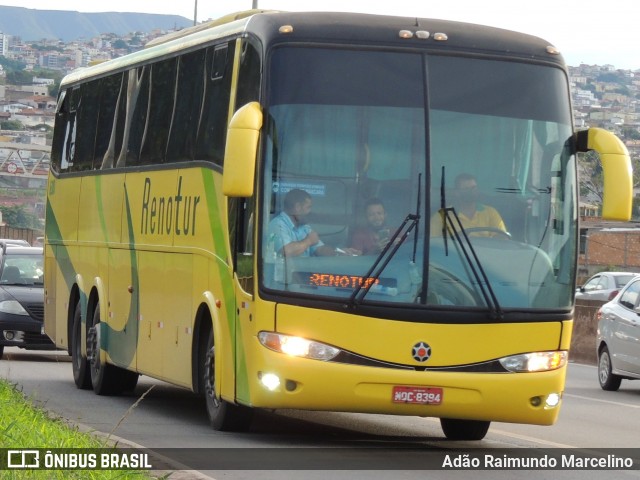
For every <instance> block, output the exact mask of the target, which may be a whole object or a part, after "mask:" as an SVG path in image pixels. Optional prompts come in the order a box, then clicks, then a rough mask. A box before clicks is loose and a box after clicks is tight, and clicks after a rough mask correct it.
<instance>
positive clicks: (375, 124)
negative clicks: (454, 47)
mask: <svg viewBox="0 0 640 480" xmlns="http://www.w3.org/2000/svg"><path fill="white" fill-rule="evenodd" d="M269 72H270V73H269V75H268V77H267V78H268V98H267V102H268V106H267V110H266V114H267V116H266V125H267V128H266V139H265V145H264V156H263V166H262V170H261V171H262V182H263V183H262V192H263V193H262V196H263V200H264V202H263V203H262V205H263V211H262V212H261V218H262V225H261V228H260V229H259V231H260V241H261V265H262V275H261V282H262V286H263V287H264V288H265V289H267V291H275V292H276V293H277V294H278V295H281V296H282V297H283V298H287V296H300V295H302V296H312V297H314V298H319V297H322V298H323V299H325V300H327V301H332V300H334V301H340V302H345V301H347V300H349V301H356V302H369V303H373V302H380V303H393V304H411V305H413V306H415V307H416V308H440V309H446V308H459V307H464V308H479V309H489V310H492V311H496V312H498V311H509V309H512V310H514V309H531V308H535V309H567V308H570V306H571V302H572V293H573V285H574V272H573V266H574V264H575V257H576V232H577V223H576V222H577V207H576V200H575V199H576V172H575V156H574V151H573V147H572V143H571V141H570V139H571V135H572V125H571V110H570V105H569V102H568V98H569V95H568V92H567V81H566V77H565V73H564V72H563V71H562V70H561V69H560V68H557V67H551V66H549V67H546V66H542V65H540V64H536V65H533V64H527V63H524V62H519V61H503V60H496V59H487V58H471V57H462V56H457V57H454V56H445V55H437V54H435V53H434V54H427V53H424V52H413V51H408V52H407V51H390V50H384V51H382V50H380V51H376V50H370V49H369V50H355V49H353V50H352V49H336V48H321V47H317V46H315V47H303V46H288V47H279V48H276V49H274V50H273V52H272V55H271V59H270V66H269ZM403 222H404V224H403ZM403 225H404V227H403V228H402V229H401V230H400V231H399V230H398V229H399V227H401V226H403ZM394 233H398V235H397V236H396V238H395V239H393V235H394ZM354 292H355V293H354Z"/></svg>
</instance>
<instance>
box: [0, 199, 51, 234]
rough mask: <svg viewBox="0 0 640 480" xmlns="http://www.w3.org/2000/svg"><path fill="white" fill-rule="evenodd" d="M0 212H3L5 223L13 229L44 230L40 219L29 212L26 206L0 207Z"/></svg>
mask: <svg viewBox="0 0 640 480" xmlns="http://www.w3.org/2000/svg"><path fill="white" fill-rule="evenodd" d="M0 212H2V219H3V220H4V222H5V223H6V224H7V225H9V226H10V227H13V228H33V229H36V230H37V229H39V228H42V225H41V223H40V221H39V220H38V217H37V216H36V215H35V214H33V213H31V212H29V211H27V208H26V206H25V205H9V206H7V205H0Z"/></svg>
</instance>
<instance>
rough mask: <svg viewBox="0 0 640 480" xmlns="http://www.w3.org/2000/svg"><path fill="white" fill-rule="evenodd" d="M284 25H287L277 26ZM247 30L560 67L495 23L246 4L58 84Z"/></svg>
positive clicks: (284, 38) (288, 38) (533, 42)
mask: <svg viewBox="0 0 640 480" xmlns="http://www.w3.org/2000/svg"><path fill="white" fill-rule="evenodd" d="M283 26H290V31H288V32H286V33H283V32H282V31H281V30H280V29H281V27H283ZM243 34H253V35H255V36H257V37H258V38H260V39H261V41H262V43H263V44H264V45H270V44H273V43H280V42H282V43H284V42H314V43H336V44H343V45H344V44H347V45H349V44H352V45H369V46H377V47H381V46H389V47H405V48H407V47H408V48H416V49H425V50H427V49H428V50H430V51H433V52H443V53H444V52H447V53H469V52H473V53H475V54H484V55H489V56H491V55H496V56H505V55H508V56H510V57H511V58H514V59H522V60H527V59H528V60H536V61H541V62H549V63H553V64H556V65H559V66H562V67H564V66H565V64H564V60H563V58H562V56H561V55H560V54H559V52H558V50H557V49H556V48H555V47H553V46H552V45H551V44H549V43H548V42H546V41H545V40H543V39H541V38H538V37H535V36H532V35H527V34H524V33H518V32H513V31H510V30H503V29H499V28H495V27H488V26H484V25H476V24H470V23H462V22H454V21H448V20H437V19H425V18H416V17H394V16H386V15H372V14H363V13H331V12H279V11H269V10H249V11H246V12H239V13H234V14H230V15H227V16H224V17H221V18H220V19H217V20H212V21H210V22H205V23H203V24H200V25H197V26H194V27H190V28H187V29H184V30H181V31H179V32H174V33H171V34H169V35H167V36H164V37H160V38H158V39H156V40H152V41H151V42H150V43H149V44H148V46H147V48H145V49H143V50H141V51H138V52H135V53H131V54H129V55H126V56H124V57H120V58H117V59H113V60H110V61H108V62H104V63H101V64H99V65H95V66H93V67H88V68H83V69H79V70H77V71H75V72H72V73H70V74H69V75H67V76H66V77H65V79H64V80H63V83H62V86H63V87H65V86H67V85H69V84H73V83H77V82H82V81H85V80H89V79H93V78H97V77H101V76H103V75H105V74H107V73H112V72H114V71H117V70H126V69H128V68H132V67H134V66H136V65H139V64H144V63H146V62H148V61H150V60H152V59H155V58H164V57H168V56H171V55H173V54H176V53H177V52H180V51H183V50H189V49H192V48H196V47H197V46H198V45H204V44H207V43H210V42H214V41H215V40H217V39H220V38H225V37H233V36H239V35H243Z"/></svg>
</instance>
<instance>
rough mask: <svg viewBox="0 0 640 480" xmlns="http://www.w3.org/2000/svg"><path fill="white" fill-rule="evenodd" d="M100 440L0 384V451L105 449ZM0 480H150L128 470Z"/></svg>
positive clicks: (12, 473)
mask: <svg viewBox="0 0 640 480" xmlns="http://www.w3.org/2000/svg"><path fill="white" fill-rule="evenodd" d="M106 442H107V440H100V439H98V438H97V437H94V436H92V435H89V434H87V433H82V432H80V431H79V430H78V429H77V428H76V427H70V426H69V425H67V424H66V423H65V422H64V421H62V420H60V419H52V418H51V417H50V416H49V415H48V414H47V412H45V411H44V410H42V409H39V408H36V407H34V406H33V405H32V404H31V403H30V402H29V401H28V400H27V399H26V398H25V397H24V395H23V394H22V393H21V392H19V391H18V390H17V389H16V388H15V387H14V386H12V385H10V384H9V383H7V382H6V381H4V380H0V448H34V449H37V448H46V449H53V448H74V449H75V448H109V447H110V445H109V444H107V443H106ZM0 476H2V478H3V479H15V480H22V479H26V478H29V479H32V478H35V479H46V480H50V479H60V480H62V479H67V478H77V479H100V480H102V479H106V480H109V479H119V480H128V479H136V480H137V479H140V480H143V479H150V478H154V477H152V476H151V475H150V474H149V473H148V472H141V471H137V472H136V471H131V470H5V471H2V472H0Z"/></svg>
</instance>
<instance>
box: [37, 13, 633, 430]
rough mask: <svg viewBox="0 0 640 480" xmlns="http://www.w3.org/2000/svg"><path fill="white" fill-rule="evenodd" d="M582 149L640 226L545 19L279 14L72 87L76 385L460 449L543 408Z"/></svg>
mask: <svg viewBox="0 0 640 480" xmlns="http://www.w3.org/2000/svg"><path fill="white" fill-rule="evenodd" d="M586 150H596V151H598V152H599V154H600V158H601V161H602V165H603V168H604V180H605V198H604V204H603V211H602V215H603V217H605V218H612V219H622V220H626V219H629V217H630V213H631V195H632V194H631V190H632V189H631V167H630V161H629V155H628V152H627V150H626V148H625V147H624V145H623V144H622V142H621V141H620V140H618V139H617V138H616V137H615V136H613V135H612V134H610V133H608V132H606V131H604V130H601V129H591V130H584V131H575V130H574V128H573V121H572V111H571V103H570V93H569V83H568V75H567V70H566V66H565V64H564V61H563V59H562V56H561V55H560V53H559V52H558V50H557V49H556V48H555V47H553V46H552V45H549V44H548V43H547V42H545V41H544V40H541V39H538V38H535V37H532V36H528V35H522V34H519V33H514V32H510V31H505V30H500V29H495V28H488V27H483V26H478V25H469V24H462V23H456V22H449V21H437V20H430V19H422V18H399V17H388V16H374V15H365V14H346V13H285V12H264V11H250V12H244V13H241V14H238V15H232V16H229V17H226V18H223V19H221V20H218V21H215V22H212V23H210V24H204V25H199V26H197V27H193V28H192V29H187V30H184V31H182V32H180V33H179V34H176V35H173V36H172V37H168V38H164V39H162V40H159V41H155V42H153V43H152V44H149V45H148V46H147V48H145V49H143V50H141V51H139V52H136V53H133V54H131V55H128V56H125V57H122V58H119V59H115V60H111V61H109V62H105V63H101V64H98V65H95V66H92V67H90V68H86V69H82V70H79V71H76V72H73V73H71V74H70V75H68V76H67V77H66V78H65V79H64V81H63V82H62V84H61V88H60V95H59V99H58V107H57V117H56V127H55V134H54V140H53V147H52V154H51V173H50V177H49V184H48V198H47V212H46V213H47V216H46V238H45V262H46V263H45V269H46V271H45V289H46V306H45V314H46V320H45V323H46V332H47V334H48V335H49V336H50V337H51V338H52V339H53V340H54V341H55V343H56V345H57V346H58V347H59V348H61V349H67V350H68V352H69V353H70V355H71V356H72V370H73V376H74V380H75V383H76V385H77V387H78V388H83V389H91V388H92V389H93V390H94V391H95V393H97V394H98V395H108V394H118V393H121V392H123V391H126V390H131V389H132V388H134V387H135V386H136V382H137V380H138V376H139V375H141V374H144V375H148V376H151V377H154V378H157V379H161V380H163V381H166V382H169V383H171V384H174V385H178V386H181V387H184V388H187V389H190V390H192V391H194V392H197V393H200V394H202V395H203V397H204V399H205V401H204V404H205V406H206V410H207V412H208V415H209V419H210V422H211V425H212V426H213V428H215V429H219V430H234V429H243V428H247V427H248V426H249V425H250V422H251V417H252V412H254V411H255V409H257V408H268V409H279V408H290V409H311V410H326V411H344V412H365V413H384V414H396V415H415V416H421V417H436V418H440V419H441V425H442V428H443V431H444V434H445V435H446V437H447V438H450V439H466V440H479V439H482V438H483V437H484V436H485V434H486V433H487V430H488V428H489V425H490V422H492V421H498V422H516V423H528V424H538V425H550V424H553V423H554V422H555V420H556V418H557V416H558V412H559V408H560V405H561V401H562V394H563V389H564V383H565V375H566V366H567V359H568V350H569V345H570V340H571V330H572V323H573V295H574V290H575V270H576V258H577V245H578V214H577V212H578V202H577V198H578V183H577V161H576V154H577V153H578V152H581V151H586ZM372 205H373V206H374V207H373V208H372V209H371V212H370V211H369V208H370V207H371V206H372ZM470 206H472V207H473V208H471V209H470V208H469V207H470ZM373 211H376V212H377V215H378V221H377V223H376V222H375V221H373V220H375V219H373V220H372V221H371V223H368V221H369V220H371V218H370V217H372V218H373V217H375V215H373V213H372V212H373ZM370 213H371V215H369V214H370ZM496 216H497V217H496ZM489 217H492V218H498V219H499V220H498V223H497V224H490V225H483V224H482V222H481V220H482V219H483V218H489ZM380 218H382V221H380ZM468 221H471V223H468ZM438 225H439V226H438ZM363 233H364V235H365V237H364V238H365V240H364V243H359V244H358V243H356V237H357V236H358V235H360V234H363ZM367 242H368V243H367ZM294 246H295V247H297V249H296V248H294Z"/></svg>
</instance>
